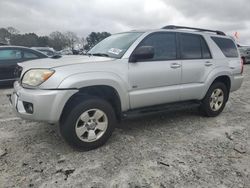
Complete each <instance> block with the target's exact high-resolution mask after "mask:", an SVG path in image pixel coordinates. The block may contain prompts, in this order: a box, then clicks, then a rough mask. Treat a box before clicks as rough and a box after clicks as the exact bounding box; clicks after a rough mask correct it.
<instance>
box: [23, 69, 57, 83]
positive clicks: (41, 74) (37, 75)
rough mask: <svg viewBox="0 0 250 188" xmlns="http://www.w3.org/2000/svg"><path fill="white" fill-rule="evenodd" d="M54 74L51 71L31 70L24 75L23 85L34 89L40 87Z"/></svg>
mask: <svg viewBox="0 0 250 188" xmlns="http://www.w3.org/2000/svg"><path fill="white" fill-rule="evenodd" d="M54 72H55V71H54V70H50V69H31V70H29V71H27V72H26V73H25V74H24V76H23V79H22V84H24V85H28V86H32V87H35V86H39V85H41V84H42V83H43V82H45V81H46V80H48V79H49V77H51V76H52V75H53V74H54Z"/></svg>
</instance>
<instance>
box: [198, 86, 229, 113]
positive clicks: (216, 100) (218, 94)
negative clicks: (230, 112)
mask: <svg viewBox="0 0 250 188" xmlns="http://www.w3.org/2000/svg"><path fill="white" fill-rule="evenodd" d="M228 96H229V92H228V89H227V87H226V85H225V84H224V83H222V82H215V83H213V84H212V85H211V86H210V88H209V89H208V91H207V94H206V96H205V97H204V99H203V100H202V103H201V110H202V112H203V114H204V115H205V116H208V117H215V116H218V115H219V114H220V113H221V112H222V111H223V109H224V107H225V105H226V102H227V99H228Z"/></svg>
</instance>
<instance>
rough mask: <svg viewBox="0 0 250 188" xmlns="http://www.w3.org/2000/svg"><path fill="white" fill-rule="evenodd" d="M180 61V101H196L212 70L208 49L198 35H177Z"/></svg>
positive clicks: (201, 37)
mask: <svg viewBox="0 0 250 188" xmlns="http://www.w3.org/2000/svg"><path fill="white" fill-rule="evenodd" d="M178 36H179V42H180V56H181V60H182V78H181V91H182V92H181V100H191V99H198V98H199V96H200V93H201V91H202V90H203V87H204V82H205V80H206V78H207V76H208V74H209V73H210V72H211V70H212V69H213V68H214V64H213V63H214V62H213V60H212V56H211V52H210V50H209V47H208V45H207V43H206V41H205V39H204V38H203V36H202V35H199V34H189V33H179V35H178Z"/></svg>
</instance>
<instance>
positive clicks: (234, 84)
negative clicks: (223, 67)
mask: <svg viewBox="0 0 250 188" xmlns="http://www.w3.org/2000/svg"><path fill="white" fill-rule="evenodd" d="M243 78H244V76H243V75H242V74H237V75H234V76H232V78H231V90H230V91H231V92H232V91H236V90H238V89H239V88H240V87H241V85H242V82H243Z"/></svg>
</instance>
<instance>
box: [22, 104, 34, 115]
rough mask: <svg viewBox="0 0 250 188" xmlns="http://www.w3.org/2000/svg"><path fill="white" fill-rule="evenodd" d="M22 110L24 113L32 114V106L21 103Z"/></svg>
mask: <svg viewBox="0 0 250 188" xmlns="http://www.w3.org/2000/svg"><path fill="white" fill-rule="evenodd" d="M23 106H24V109H25V111H26V113H28V114H33V110H34V109H33V104H32V103H29V102H23Z"/></svg>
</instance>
